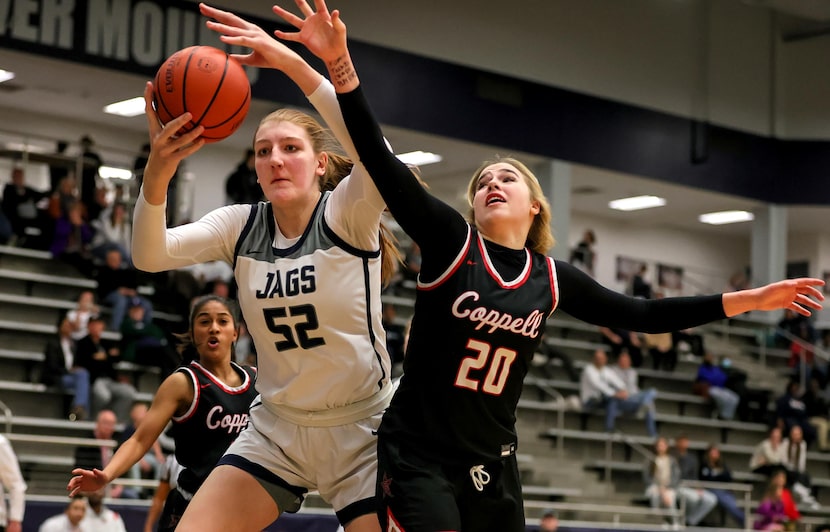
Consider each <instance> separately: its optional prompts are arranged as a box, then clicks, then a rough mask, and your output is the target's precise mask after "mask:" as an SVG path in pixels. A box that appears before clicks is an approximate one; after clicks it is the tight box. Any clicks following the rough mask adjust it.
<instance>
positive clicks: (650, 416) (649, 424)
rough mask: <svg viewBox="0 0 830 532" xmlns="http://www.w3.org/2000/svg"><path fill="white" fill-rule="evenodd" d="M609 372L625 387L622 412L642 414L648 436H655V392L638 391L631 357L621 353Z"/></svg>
mask: <svg viewBox="0 0 830 532" xmlns="http://www.w3.org/2000/svg"><path fill="white" fill-rule="evenodd" d="M611 371H613V372H614V373H616V375H617V377H619V378H620V380H621V381H622V382H623V384H624V385H625V391H626V393H627V394H628V397H627V398H626V399H625V401H624V404H625V405H628V406H627V410H626V407H624V408H622V410H623V411H624V412H625V411H628V412H632V413H636V412H643V413H644V415H645V420H646V429H647V430H648V434H649V436H656V435H657V422H656V420H655V416H656V415H657V408H656V406H655V403H654V401H655V400H656V399H657V390H655V389H654V388H649V389H647V390H640V376H639V375H638V374H637V370H636V369H634V368H633V367H631V357H630V356H629V355H628V351H623V352H621V353H620V356H618V357H617V363H616V364H614V365H613V366H611Z"/></svg>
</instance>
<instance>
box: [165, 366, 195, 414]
mask: <svg viewBox="0 0 830 532" xmlns="http://www.w3.org/2000/svg"><path fill="white" fill-rule="evenodd" d="M181 369H182V372H183V373H185V374H187V376H188V377H190V381H191V382H192V383H193V401H191V402H190V407H189V408H188V409H187V412H185V413H184V415H182V417H179V418H177V417H175V416H173V418H172V419H173V422H174V423H183V422H185V421H187V420H188V419H190V418H191V417H193V414H194V413H195V412H196V410H198V408H199V399H200V398H201V390H202V388H201V386H200V385H199V379H197V378H196V374H195V373H194V372H193V369H192V368H191V367H189V366H187V367H183V368H181Z"/></svg>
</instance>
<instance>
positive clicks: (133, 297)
mask: <svg viewBox="0 0 830 532" xmlns="http://www.w3.org/2000/svg"><path fill="white" fill-rule="evenodd" d="M96 279H97V281H98V300H99V301H100V302H101V303H103V304H106V305H109V306H110V307H111V309H112V316H111V318H110V323H109V330H111V331H117V330H119V329H120V328H121V322H122V321H124V316H126V315H127V309H128V308H129V307H130V305H131V304H133V303H138V304H139V305H141V306H142V307H144V322H145V323H146V324H148V325H149V324H150V323H152V321H153V305H152V304H151V303H150V301H149V300H148V299H147V298H145V297H142V296H140V295H138V270H136V269H135V268H133V267H130V266H127V267H125V266H124V261H123V258H122V256H121V252H120V251H118V250H117V249H110V250H109V251H107V256H106V260H105V262H104V266H102V267H101V268H99V269H98V271H97V274H96Z"/></svg>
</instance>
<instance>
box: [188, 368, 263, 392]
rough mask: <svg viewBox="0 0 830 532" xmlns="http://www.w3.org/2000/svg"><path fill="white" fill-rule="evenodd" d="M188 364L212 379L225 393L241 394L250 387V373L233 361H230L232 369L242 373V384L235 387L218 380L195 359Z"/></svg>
mask: <svg viewBox="0 0 830 532" xmlns="http://www.w3.org/2000/svg"><path fill="white" fill-rule="evenodd" d="M190 365H191V366H192V367H194V368H196V369H198V370H199V371H201V372H202V373H203V374H204V376H205V377H207V378H208V379H210V380H211V381H212V382H213V383H214V384H215V385H217V386H219V387H220V388H222V390H223V391H224V392H225V393H227V394H230V395H239V394H241V393H245V392H247V391H248V389H249V388H250V387H251V376H250V375H248V372H247V371H245V370H244V369H243V368H242V367H240V366H239V365H237V364H235V363H233V362H231V367H232V368H233V369H234V371H239V372H241V373H242V375H243V377H242V384H240V385H239V386H235V387H232V386H228V385H227V384H225V383H224V382H222V381H220V380H219V379H218V378H217V377H216V375H214V374H213V373H211V372H210V371H208V370H207V369H205V367H204V366H202V365H201V364H199V363H198V362H196V361H195V360H194V361H192V362H191V363H190Z"/></svg>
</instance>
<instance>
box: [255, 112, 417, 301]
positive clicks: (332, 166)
mask: <svg viewBox="0 0 830 532" xmlns="http://www.w3.org/2000/svg"><path fill="white" fill-rule="evenodd" d="M272 122H289V123H291V124H294V125H295V126H299V127H301V128H302V129H303V130H304V131H305V132H306V134H307V135H308V138H309V140H310V141H311V147H312V149H313V150H314V153H315V154H320V153H325V154H326V155H327V156H328V159H327V162H326V170H325V172H323V175H322V176H320V179H319V184H320V190H321V191H322V192H325V191H327V190H334V187H336V186H337V184H338V183H340V181H342V180H343V179H344V178H345V177H346V176H347V175H349V173H350V172H351V171H352V167H353V166H354V163H353V162H352V160H351V159H349V158H348V157H346V156H344V155H342V154H341V153H340V146H339V145H338V144H337V141H336V140H335V139H334V137H333V136H332V135H331V133H330V132H329V130H327V129H326V128H324V127H323V126H322V125H321V124H320V123H319V122H318V121H317V120H315V119H314V118H313V117H312V116H311V115H309V114H307V113H303V112H302V111H296V110H294V109H277V110H276V111H274V112H273V113H270V114H269V115H267V116H266V117H265V118H263V119H262V120H261V121H260V122H259V126H258V127H257V131H256V133H255V134H254V139H256V134H257V133H259V130H260V129H261V128H262V126H264V125H265V124H267V123H272ZM396 244H397V239H396V238H395V236H394V235H393V234H392V231H391V230H390V229H389V228H388V227H386V225H385V224H384V223H383V222H381V224H380V256H381V269H380V271H381V274H380V275H381V281H382V282H383V284H384V285H388V284H389V282H390V281H391V280H392V276H393V275H394V273H395V261H399V262H402V260H403V259H402V257H401V254H400V251H399V250H398V248H397V245H396Z"/></svg>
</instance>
